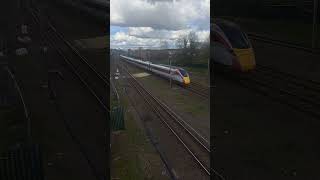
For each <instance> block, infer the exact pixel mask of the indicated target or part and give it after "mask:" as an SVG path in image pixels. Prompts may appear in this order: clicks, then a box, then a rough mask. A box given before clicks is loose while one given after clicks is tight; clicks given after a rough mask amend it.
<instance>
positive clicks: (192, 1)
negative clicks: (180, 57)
mask: <svg viewBox="0 0 320 180" xmlns="http://www.w3.org/2000/svg"><path fill="white" fill-rule="evenodd" d="M110 11H111V13H110V26H111V27H110V30H111V37H110V44H111V48H122V49H128V48H138V47H144V48H159V47H160V42H161V41H167V42H168V43H169V48H175V43H174V42H175V40H176V39H177V38H178V37H179V36H180V35H185V34H188V33H189V32H190V31H195V32H196V34H197V36H198V39H199V41H203V40H204V39H206V38H207V37H208V36H209V32H210V0H110Z"/></svg>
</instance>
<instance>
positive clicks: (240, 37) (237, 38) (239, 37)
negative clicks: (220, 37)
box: [220, 25, 250, 49]
mask: <svg viewBox="0 0 320 180" xmlns="http://www.w3.org/2000/svg"><path fill="white" fill-rule="evenodd" d="M220 28H221V29H222V30H223V32H224V33H225V35H226V36H227V37H228V39H229V41H230V43H231V44H232V46H233V47H234V48H237V49H247V48H249V47H250V44H249V41H248V39H247V37H246V35H245V34H244V33H243V32H242V31H241V30H240V29H238V28H234V27H230V26H225V25H222V26H220Z"/></svg>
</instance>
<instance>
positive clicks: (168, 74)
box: [120, 55, 190, 85]
mask: <svg viewBox="0 0 320 180" xmlns="http://www.w3.org/2000/svg"><path fill="white" fill-rule="evenodd" d="M120 57H121V59H123V60H125V61H126V62H128V63H131V64H133V65H135V66H138V67H140V68H143V69H145V70H147V71H150V72H153V73H155V74H157V75H159V76H161V77H164V78H167V79H170V78H172V80H173V81H174V82H176V83H178V84H181V85H188V84H190V77H189V74H188V73H187V71H185V70H184V69H182V68H179V67H175V66H171V68H170V66H167V65H159V64H153V63H152V62H149V61H141V60H139V59H135V58H131V57H128V56H123V55H120Z"/></svg>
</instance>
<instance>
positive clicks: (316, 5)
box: [312, 0, 319, 48]
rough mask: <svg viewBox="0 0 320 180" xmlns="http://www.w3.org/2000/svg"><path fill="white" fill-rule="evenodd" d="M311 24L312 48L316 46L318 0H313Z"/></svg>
mask: <svg viewBox="0 0 320 180" xmlns="http://www.w3.org/2000/svg"><path fill="white" fill-rule="evenodd" d="M313 3H314V4H313V26H312V48H316V47H317V42H318V41H317V38H318V36H317V35H318V34H317V33H318V23H319V19H318V9H319V0H313Z"/></svg>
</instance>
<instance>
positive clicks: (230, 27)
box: [211, 19, 256, 72]
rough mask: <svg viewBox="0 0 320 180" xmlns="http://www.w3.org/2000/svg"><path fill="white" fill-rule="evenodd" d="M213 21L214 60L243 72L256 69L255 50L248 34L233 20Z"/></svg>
mask: <svg viewBox="0 0 320 180" xmlns="http://www.w3.org/2000/svg"><path fill="white" fill-rule="evenodd" d="M213 22H214V23H213V24H212V27H211V37H212V42H213V43H212V44H213V48H212V50H213V52H212V56H213V60H214V62H216V63H218V64H222V65H225V66H229V67H232V68H233V69H235V70H238V71H242V72H247V71H250V70H253V69H255V66H256V62H255V55H254V50H253V48H252V45H251V42H250V40H249V38H248V36H247V34H246V33H245V32H243V31H242V30H241V29H240V27H239V26H238V25H237V24H235V23H233V22H231V21H227V20H224V19H214V21H213Z"/></svg>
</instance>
